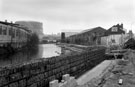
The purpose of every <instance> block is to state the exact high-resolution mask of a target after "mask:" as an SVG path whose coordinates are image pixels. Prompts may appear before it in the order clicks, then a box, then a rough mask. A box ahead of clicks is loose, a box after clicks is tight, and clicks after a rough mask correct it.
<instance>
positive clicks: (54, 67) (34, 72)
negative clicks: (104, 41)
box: [0, 49, 105, 87]
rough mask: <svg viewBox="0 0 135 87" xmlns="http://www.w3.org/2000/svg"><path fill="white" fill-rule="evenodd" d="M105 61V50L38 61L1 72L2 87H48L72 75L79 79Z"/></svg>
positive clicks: (0, 81) (0, 83)
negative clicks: (51, 83) (63, 77)
mask: <svg viewBox="0 0 135 87" xmlns="http://www.w3.org/2000/svg"><path fill="white" fill-rule="evenodd" d="M104 59H105V49H98V50H94V51H87V52H83V53H81V54H74V55H69V56H61V57H51V58H47V59H44V58H42V59H38V60H34V61H31V62H29V63H26V64H22V65H17V66H9V67H5V68H2V69H1V70H0V87H48V86H49V82H50V81H52V80H54V79H58V80H59V81H60V80H61V79H62V75H64V74H70V75H71V76H74V77H75V78H77V77H78V76H80V75H81V74H82V73H84V72H85V71H87V70H89V69H91V68H93V67H94V66H96V65H97V64H99V63H100V62H102V61H103V60H104Z"/></svg>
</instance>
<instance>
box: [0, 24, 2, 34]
mask: <svg viewBox="0 0 135 87" xmlns="http://www.w3.org/2000/svg"><path fill="white" fill-rule="evenodd" d="M0 35H2V26H0Z"/></svg>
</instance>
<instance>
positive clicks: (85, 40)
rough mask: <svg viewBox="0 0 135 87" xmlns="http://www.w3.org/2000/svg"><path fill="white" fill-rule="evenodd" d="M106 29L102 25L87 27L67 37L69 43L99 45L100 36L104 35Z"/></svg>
mask: <svg viewBox="0 0 135 87" xmlns="http://www.w3.org/2000/svg"><path fill="white" fill-rule="evenodd" d="M105 31H106V29H104V28H102V27H95V28H92V29H87V30H85V31H82V32H80V33H78V34H75V35H72V36H70V37H68V38H67V41H68V42H69V43H73V44H81V45H100V44H101V36H103V35H104V32H105Z"/></svg>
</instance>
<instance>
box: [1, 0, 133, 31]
mask: <svg viewBox="0 0 135 87" xmlns="http://www.w3.org/2000/svg"><path fill="white" fill-rule="evenodd" d="M4 20H8V21H13V22H15V21H22V20H24V21H39V22H42V23H43V28H44V30H43V31H44V33H45V34H52V33H53V34H55V33H59V32H61V31H63V30H69V31H72V30H73V31H81V30H85V29H90V28H93V27H97V26H101V27H103V28H105V29H108V28H110V27H111V26H113V25H115V24H117V23H120V24H121V23H123V24H124V28H126V29H127V30H131V29H132V31H133V32H134V33H135V0H0V21H4Z"/></svg>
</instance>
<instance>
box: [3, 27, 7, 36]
mask: <svg viewBox="0 0 135 87" xmlns="http://www.w3.org/2000/svg"><path fill="white" fill-rule="evenodd" d="M6 34H7V27H3V35H6Z"/></svg>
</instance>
